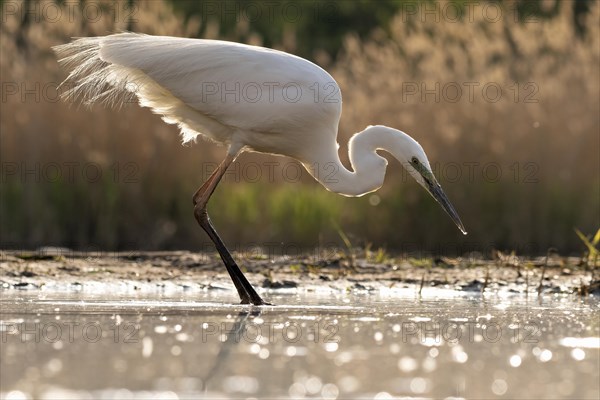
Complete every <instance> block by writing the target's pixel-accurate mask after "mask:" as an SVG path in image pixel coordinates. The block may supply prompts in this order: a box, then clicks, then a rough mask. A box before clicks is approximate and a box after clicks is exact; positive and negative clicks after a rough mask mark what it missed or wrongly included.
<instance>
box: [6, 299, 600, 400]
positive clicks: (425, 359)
mask: <svg viewBox="0 0 600 400" xmlns="http://www.w3.org/2000/svg"><path fill="white" fill-rule="evenodd" d="M268 298H269V300H270V301H272V302H274V303H275V304H277V306H276V307H263V308H262V309H261V310H258V309H257V308H251V307H246V306H239V305H229V304H231V303H235V302H236V298H235V293H234V292H232V291H215V292H212V293H211V292H185V291H181V292H179V293H173V292H171V293H164V292H163V293H135V292H124V293H119V292H111V293H99V292H97V291H94V292H91V293H88V292H86V291H80V292H75V293H74V292H72V291H68V292H61V291H49V292H47V291H29V290H23V291H20V290H0V304H1V306H2V307H1V314H0V320H1V323H0V334H1V347H0V375H1V379H0V392H1V396H2V398H36V399H38V398H41V399H44V398H62V399H64V398H77V399H86V398H144V399H147V398H195V397H210V398H251V397H272V398H275V397H277V398H279V397H294V398H301V397H320V398H328V399H333V398H389V397H396V396H407V397H418V398H445V397H458V398H496V397H498V398H510V399H513V398H538V399H539V398H577V399H586V398H589V399H597V398H599V396H600V388H599V386H600V376H599V373H600V372H599V371H600V368H599V367H600V366H599V363H600V356H599V352H600V349H599V348H600V337H599V336H600V322H599V315H600V314H599V311H600V303H599V301H598V299H597V298H596V299H594V298H589V299H585V300H581V299H579V298H577V297H574V296H566V297H564V296H563V297H559V296H555V297H544V298H542V299H538V298H537V297H529V298H526V297H523V296H518V297H508V296H488V295H486V296H485V297H483V296H481V295H464V294H459V293H454V292H443V291H439V292H436V291H435V290H432V291H429V292H427V295H426V296H424V297H421V298H419V297H417V296H414V295H411V296H405V297H399V296H386V295H381V294H378V295H373V294H367V293H354V294H353V293H346V294H343V295H342V294H331V293H322V294H319V293H307V294H281V293H280V294H270V295H269V296H268Z"/></svg>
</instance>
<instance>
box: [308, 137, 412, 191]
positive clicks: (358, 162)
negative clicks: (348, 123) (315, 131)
mask: <svg viewBox="0 0 600 400" xmlns="http://www.w3.org/2000/svg"><path fill="white" fill-rule="evenodd" d="M406 141H414V139H412V138H411V137H410V136H408V135H407V134H405V133H404V132H401V131H398V130H396V129H392V128H388V127H386V126H381V125H377V126H369V127H367V129H365V130H364V131H362V132H359V133H357V134H355V135H354V136H352V137H351V138H350V141H349V142H348V155H349V157H350V163H351V165H352V170H348V169H347V168H346V167H345V166H344V164H342V162H341V161H340V157H339V154H338V151H337V143H334V144H335V145H336V146H333V147H331V148H322V149H320V150H319V152H318V153H317V154H313V155H311V157H310V158H311V159H310V160H308V161H307V162H306V161H305V162H303V164H304V166H305V167H306V169H307V170H308V171H309V172H310V173H311V174H312V176H313V177H314V178H315V179H316V180H317V181H319V182H320V183H321V184H322V185H323V186H325V188H326V189H327V190H330V191H332V192H335V193H339V194H341V195H344V196H362V195H364V194H367V193H370V192H373V191H375V190H377V189H379V188H380V187H381V186H382V185H383V181H384V178H385V170H386V167H387V160H386V159H385V158H383V157H381V156H379V155H378V154H377V150H384V151H387V152H389V153H390V154H392V155H393V156H394V157H395V158H397V159H398V160H400V161H401V162H402V160H403V159H405V158H404V155H403V154H402V149H403V147H405V146H404V144H405V143H406ZM334 147H335V148H334Z"/></svg>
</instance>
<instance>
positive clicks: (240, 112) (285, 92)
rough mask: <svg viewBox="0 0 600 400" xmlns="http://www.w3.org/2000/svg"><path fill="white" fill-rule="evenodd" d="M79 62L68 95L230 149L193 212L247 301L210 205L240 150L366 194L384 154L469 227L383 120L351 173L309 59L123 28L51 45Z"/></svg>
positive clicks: (334, 94)
mask: <svg viewBox="0 0 600 400" xmlns="http://www.w3.org/2000/svg"><path fill="white" fill-rule="evenodd" d="M54 50H55V51H56V53H57V54H58V56H59V58H60V61H61V63H63V64H65V65H67V66H68V67H70V68H72V71H71V73H70V75H69V76H68V78H67V79H66V80H65V82H64V84H66V85H69V87H70V90H69V91H68V92H66V93H65V95H67V96H71V95H72V96H75V97H82V98H83V100H84V101H85V102H88V103H91V102H98V101H103V102H109V103H113V102H118V101H122V100H123V97H122V96H123V95H127V94H129V95H134V96H136V97H137V99H138V100H139V103H140V105H141V106H145V107H149V108H150V109H152V111H153V112H155V113H156V114H160V115H162V118H163V119H164V120H165V121H166V122H167V123H173V124H177V125H178V126H179V128H180V130H181V133H182V135H183V141H184V142H187V141H190V140H193V139H195V138H196V137H197V136H198V135H202V136H204V137H206V138H209V139H212V140H214V141H217V142H220V143H224V144H226V145H228V150H227V155H226V156H225V159H224V160H223V162H222V163H221V164H220V165H219V167H218V168H217V169H216V171H215V172H214V173H213V174H212V176H211V177H210V178H208V180H207V181H206V182H205V183H204V184H203V185H202V186H201V187H200V188H199V189H198V191H196V193H195V194H194V196H193V202H194V215H195V217H196V219H197V221H198V223H199V224H200V226H201V227H202V228H203V229H204V230H205V231H206V233H207V234H208V236H209V237H210V238H211V240H212V241H213V242H214V244H215V246H216V248H217V250H218V252H219V254H220V256H221V258H222V260H223V262H224V264H225V267H226V268H227V271H228V272H229V275H230V276H231V279H232V280H233V283H234V284H235V287H236V289H237V291H238V293H239V295H240V298H241V300H242V303H245V304H247V303H252V304H256V305H261V304H267V303H265V302H264V301H263V299H262V298H261V297H260V296H259V295H258V293H256V291H255V290H254V288H253V287H252V285H251V284H250V283H249V282H248V280H247V279H246V277H245V276H244V274H243V273H242V271H241V270H240V269H239V267H238V266H237V264H236V262H235V261H234V259H233V257H232V256H231V254H230V253H229V251H228V250H227V248H226V247H225V245H224V243H223V241H222V240H221V238H220V237H219V235H218V234H217V232H216V231H215V229H214V227H213V226H212V224H211V221H210V219H209V216H208V213H207V211H206V205H207V203H208V200H209V199H210V196H211V195H212V193H213V191H214V190H215V187H216V186H217V184H218V183H219V181H220V179H221V177H222V176H223V174H224V173H225V171H226V170H227V167H228V166H229V165H230V164H231V163H232V162H233V161H234V160H235V158H236V157H237V155H238V154H240V153H241V152H243V151H257V152H263V153H273V154H279V155H285V156H289V157H292V158H294V159H296V160H299V161H300V162H301V163H302V164H303V165H304V166H305V167H306V169H307V170H308V171H309V172H310V173H311V174H312V176H313V177H314V178H315V179H316V180H317V181H319V182H320V183H321V184H322V185H323V186H325V188H327V189H328V190H330V191H333V192H336V193H339V194H342V195H344V196H361V195H364V194H366V193H369V192H373V191H375V190H377V189H379V188H380V187H381V185H382V184H383V180H384V176H385V170H386V166H387V160H386V159H385V158H383V157H381V156H380V155H378V154H377V151H378V150H382V151H387V152H389V153H390V154H391V155H392V156H394V157H395V158H396V159H398V160H399V161H400V162H401V163H402V165H403V166H404V168H406V169H407V170H408V172H409V173H410V175H411V176H412V177H413V178H414V179H416V181H417V182H418V183H419V184H420V185H421V186H423V187H424V188H425V189H426V190H427V191H428V192H429V193H430V194H431V195H432V196H433V197H434V198H435V199H436V200H437V201H438V202H439V203H440V204H441V206H442V207H443V208H444V210H445V211H446V212H447V213H448V214H449V215H450V217H451V218H452V220H453V221H454V222H455V223H456V225H457V226H458V228H459V229H460V230H461V231H462V232H463V233H464V234H466V231H465V229H464V226H463V224H462V222H461V220H460V218H459V216H458V214H457V212H456V211H455V210H454V208H453V207H452V205H451V204H450V202H449V200H448V198H447V197H446V195H445V194H444V192H443V191H442V188H441V187H440V185H439V184H438V182H437V180H436V178H435V177H434V175H433V172H432V170H431V166H430V164H429V161H428V159H427V156H426V155H425V152H424V151H423V148H422V147H421V146H420V145H419V143H418V142H417V141H415V140H414V139H413V138H411V137H410V136H409V135H407V134H406V133H404V132H402V131H399V130H396V129H393V128H388V127H386V126H380V125H378V126H369V127H367V128H366V129H365V130H363V131H362V132H359V133H357V134H355V135H354V136H352V138H351V139H350V141H349V142H348V152H349V156H350V162H351V164H352V170H349V169H347V168H346V167H345V166H344V165H343V164H342V163H341V161H340V158H339V155H338V147H339V145H338V143H337V140H336V138H337V131H338V123H339V120H340V115H341V112H342V97H341V93H340V89H339V87H338V85H337V83H336V82H335V80H334V79H333V78H332V77H331V75H329V74H328V73H327V72H326V71H325V70H323V69H322V68H320V67H318V66H317V65H315V64H313V63H311V62H310V61H307V60H305V59H303V58H300V57H297V56H294V55H291V54H288V53H285V52H282V51H276V50H271V49H266V48H262V47H256V46H249V45H244V44H239V43H232V42H225V41H217V40H204V39H184V38H175V37H161V36H150V35H143V34H136V33H119V34H114V35H109V36H104V37H91V38H81V39H76V40H74V41H73V42H71V43H68V44H64V45H60V46H56V47H55V48H54Z"/></svg>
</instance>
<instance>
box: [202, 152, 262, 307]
mask: <svg viewBox="0 0 600 400" xmlns="http://www.w3.org/2000/svg"><path fill="white" fill-rule="evenodd" d="M233 160H235V155H231V154H227V157H225V159H224V160H223V162H222V163H221V164H220V165H219V167H218V168H217V170H216V171H215V172H214V173H213V174H212V175H211V176H210V178H208V180H207V181H206V182H205V183H204V184H203V185H202V186H201V187H200V189H198V190H197V191H196V193H195V194H194V198H193V201H194V216H195V217H196V220H197V221H198V223H199V224H200V226H201V227H202V229H204V230H205V231H206V233H207V234H208V236H209V237H210V239H211V240H212V241H213V243H214V244H215V247H216V248H217V251H218V252H219V255H220V256H221V259H222V260H223V263H224V264H225V268H227V272H228V273H229V276H230V277H231V280H232V281H233V284H234V285H235V288H236V289H237V291H238V294H239V295H240V299H242V304H250V303H252V304H255V305H263V304H269V303H267V302H265V301H264V300H263V299H262V298H261V297H260V296H259V295H258V293H256V290H254V288H253V287H252V285H251V284H250V282H248V279H246V277H245V276H244V274H243V273H242V271H241V270H240V268H239V267H238V266H237V264H236V263H235V261H234V260H233V257H232V256H231V253H229V250H227V247H225V244H224V243H223V241H222V240H221V238H220V237H219V235H218V234H217V231H216V230H215V228H214V227H213V226H212V223H211V222H210V218H209V216H208V213H207V212H206V204H207V203H208V200H209V199H210V196H211V195H212V194H213V192H214V191H215V188H216V187H217V185H218V184H219V182H220V181H221V177H222V176H223V174H224V173H225V171H226V170H227V168H228V167H229V165H230V164H231V163H232V162H233Z"/></svg>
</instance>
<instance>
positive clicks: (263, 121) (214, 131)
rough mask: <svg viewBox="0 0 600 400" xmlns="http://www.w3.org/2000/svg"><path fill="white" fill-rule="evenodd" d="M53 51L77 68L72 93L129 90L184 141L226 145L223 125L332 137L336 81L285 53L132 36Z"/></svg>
mask: <svg viewBox="0 0 600 400" xmlns="http://www.w3.org/2000/svg"><path fill="white" fill-rule="evenodd" d="M56 51H57V53H58V54H59V55H60V56H63V57H64V58H63V59H62V61H63V62H64V63H66V64H72V65H74V67H75V69H74V70H73V71H72V72H71V75H70V76H69V78H68V79H67V82H72V83H73V84H74V87H73V89H72V93H73V94H75V95H82V96H83V97H84V98H85V99H86V100H87V101H97V100H107V101H110V100H112V99H114V96H115V95H117V94H119V93H121V92H123V91H129V92H131V93H134V94H135V95H137V97H138V98H139V100H140V104H141V105H143V106H147V107H151V108H152V109H153V111H154V112H156V113H158V114H162V115H163V116H164V117H163V118H164V119H165V120H166V121H167V122H170V123H177V124H179V125H180V127H181V128H182V131H183V133H184V140H189V139H191V138H193V137H195V135H196V134H197V133H205V134H208V135H210V136H212V137H213V138H215V139H217V140H220V141H226V139H227V138H226V137H222V136H226V135H227V134H230V133H224V132H222V131H223V130H224V129H226V127H230V128H232V129H239V130H243V131H253V132H261V133H283V134H285V133H289V131H290V130H292V129H303V130H305V131H306V130H309V129H321V130H323V129H327V130H328V131H330V130H331V129H333V132H337V124H338V122H339V117H340V114H341V94H340V92H339V87H338V85H337V83H336V82H335V80H334V79H333V78H332V77H331V76H330V75H329V74H328V73H327V72H326V71H324V70H323V69H321V68H320V67H318V66H317V65H315V64H313V63H311V62H309V61H307V60H304V59H302V58H300V57H296V56H293V55H290V54H288V53H284V52H280V51H275V50H270V49H265V48H262V47H256V46H248V45H242V44H238V43H232V42H224V41H216V40H202V39H184V38H174V37H161V36H149V35H140V34H134V33H122V34H116V35H111V36H105V37H97V38H83V39H78V40H76V41H74V42H72V43H69V44H66V45H63V46H58V47H57V48H56ZM219 124H220V125H222V126H218V125H219ZM315 133H316V132H315ZM221 134H222V135H221Z"/></svg>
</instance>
